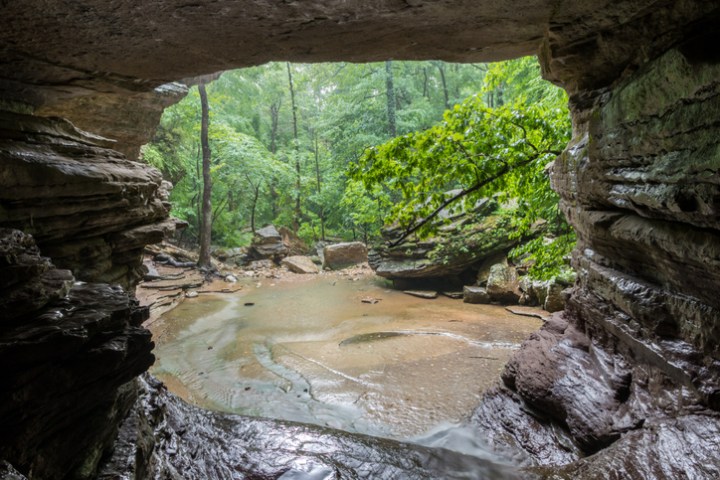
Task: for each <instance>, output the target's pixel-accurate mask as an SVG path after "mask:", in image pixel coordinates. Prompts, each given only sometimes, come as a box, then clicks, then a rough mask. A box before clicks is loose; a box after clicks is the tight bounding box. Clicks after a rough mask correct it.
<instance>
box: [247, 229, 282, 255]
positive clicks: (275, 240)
mask: <svg viewBox="0 0 720 480" xmlns="http://www.w3.org/2000/svg"><path fill="white" fill-rule="evenodd" d="M287 254H288V248H287V246H286V245H285V243H283V238H282V235H280V232H278V231H277V229H276V228H275V227H274V226H273V225H268V226H267V227H263V228H261V229H260V230H258V231H256V232H255V236H254V237H253V241H252V244H251V245H250V255H251V256H252V257H253V258H255V259H271V260H273V261H279V260H280V259H281V258H284V257H285V256H286V255H287Z"/></svg>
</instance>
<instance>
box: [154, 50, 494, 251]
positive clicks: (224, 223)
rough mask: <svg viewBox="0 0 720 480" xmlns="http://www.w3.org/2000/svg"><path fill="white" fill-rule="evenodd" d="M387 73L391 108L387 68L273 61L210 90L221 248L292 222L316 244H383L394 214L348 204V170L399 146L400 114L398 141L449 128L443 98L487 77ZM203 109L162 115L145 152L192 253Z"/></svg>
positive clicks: (371, 202)
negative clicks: (381, 147) (384, 228)
mask: <svg viewBox="0 0 720 480" xmlns="http://www.w3.org/2000/svg"><path fill="white" fill-rule="evenodd" d="M439 67H441V68H439ZM390 68H391V73H392V88H393V92H392V95H391V100H390V101H391V102H392V105H389V104H388V92H387V89H388V64H386V63H384V62H383V63H367V64H351V63H337V64H312V65H304V64H290V65H287V64H285V63H269V64H267V65H263V66H259V67H253V68H246V69H242V70H237V71H232V72H225V73H224V74H223V75H222V76H221V77H220V78H219V79H218V80H216V81H214V82H213V83H211V84H208V85H207V94H208V100H209V103H210V121H211V125H212V128H211V130H210V147H211V151H212V152H213V158H212V175H213V178H214V179H215V180H216V181H215V182H214V189H213V197H212V203H213V213H214V215H213V234H212V237H213V241H214V242H215V243H217V244H221V245H227V246H237V245H240V244H243V243H244V242H245V241H247V239H248V238H249V237H250V231H251V230H252V228H253V226H255V227H259V226H262V225H264V224H267V223H271V222H272V223H275V224H277V225H285V226H292V225H293V224H294V223H295V222H294V220H295V219H298V223H299V225H298V227H299V229H298V232H299V233H300V234H301V236H302V237H303V238H304V239H305V240H307V241H312V240H317V239H320V238H323V237H332V238H341V239H353V238H358V239H363V238H372V237H374V236H376V235H377V234H378V232H379V227H380V224H381V218H382V215H383V214H384V213H383V212H384V209H385V208H387V207H386V206H383V205H382V204H381V203H379V202H378V201H377V200H376V199H374V198H370V197H368V199H367V202H366V201H365V200H366V199H363V200H362V201H359V202H358V201H354V200H353V201H350V200H349V199H350V198H354V197H352V196H348V195H346V191H348V190H351V191H352V190H353V187H352V186H348V183H347V176H346V173H345V168H346V166H347V165H348V164H349V163H350V162H352V161H355V160H357V159H358V158H359V157H360V155H361V154H362V152H363V151H364V150H365V148H367V147H370V146H373V145H376V144H379V143H383V142H385V141H387V140H388V139H389V138H390V137H391V135H390V134H389V132H388V124H389V119H388V115H389V111H393V107H394V115H395V128H396V132H397V133H398V134H405V133H409V132H411V131H414V130H418V129H422V128H427V127H429V126H431V125H432V124H433V123H434V122H436V121H438V120H439V119H440V118H442V113H443V111H444V109H445V101H446V98H447V99H448V101H449V102H451V103H454V102H457V101H459V100H460V99H461V98H462V97H463V96H465V95H467V94H468V93H470V92H476V91H478V90H479V89H480V88H481V86H482V78H483V75H484V73H485V67H484V66H482V65H454V64H443V63H440V62H396V61H394V62H392V63H391V65H390ZM288 69H289V70H290V74H291V76H292V84H293V90H294V96H295V102H294V103H295V108H294V109H293V106H292V103H293V102H292V93H293V92H291V91H290V88H289V76H288ZM441 73H442V74H443V75H444V79H443V78H442V76H441ZM199 104H200V101H199V98H198V93H197V89H196V88H193V89H192V90H191V92H190V94H189V95H188V97H187V98H186V99H185V100H183V101H181V102H180V103H178V104H177V105H174V106H172V107H170V108H168V109H167V110H166V111H165V113H164V115H163V118H162V121H161V125H160V127H159V128H158V130H157V133H156V135H155V138H154V139H153V142H152V143H150V144H149V145H146V146H145V147H144V149H143V152H144V158H145V160H146V161H147V162H149V163H152V164H153V165H155V166H156V167H158V168H159V169H160V170H161V171H162V172H163V174H164V175H165V178H166V179H168V180H169V181H171V182H172V183H173V184H174V185H175V187H174V189H173V191H172V196H171V201H172V202H173V214H174V215H176V216H178V217H180V218H182V219H184V220H187V221H188V222H189V224H190V227H189V228H188V229H187V231H186V232H185V233H184V239H185V240H186V241H187V242H188V243H193V242H195V241H196V240H197V234H198V222H199V218H200V214H199V209H200V200H201V198H200V196H199V193H198V192H200V191H201V185H202V177H201V173H202V171H201V166H202V162H201V151H200V144H199V136H200V108H199ZM293 113H295V119H294V118H293ZM295 127H297V133H296V132H295V130H296V128H295ZM298 165H299V166H300V176H299V177H298V176H297V167H298ZM298 180H299V181H298ZM298 198H300V199H301V200H302V201H301V211H300V215H299V218H298V214H297V212H296V211H295V207H296V205H297V199H298ZM360 205H363V207H362V209H360V210H358V207H359V206H360ZM360 211H362V212H364V213H362V214H361V213H360ZM371 217H372V218H371Z"/></svg>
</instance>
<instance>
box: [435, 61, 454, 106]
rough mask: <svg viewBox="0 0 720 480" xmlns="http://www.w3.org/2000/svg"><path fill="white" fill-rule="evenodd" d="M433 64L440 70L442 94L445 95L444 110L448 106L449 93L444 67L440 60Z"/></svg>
mask: <svg viewBox="0 0 720 480" xmlns="http://www.w3.org/2000/svg"><path fill="white" fill-rule="evenodd" d="M435 66H436V67H437V69H438V71H439V72H440V80H441V81H442V86H443V95H444V96H445V110H447V109H448V108H450V95H449V94H448V87H447V80H446V79H445V67H444V66H443V64H442V62H437V63H436V64H435Z"/></svg>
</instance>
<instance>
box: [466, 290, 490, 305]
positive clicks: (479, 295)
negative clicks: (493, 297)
mask: <svg viewBox="0 0 720 480" xmlns="http://www.w3.org/2000/svg"><path fill="white" fill-rule="evenodd" d="M463 302H465V303H490V296H489V295H488V293H487V290H485V289H484V288H483V287H476V286H465V287H463Z"/></svg>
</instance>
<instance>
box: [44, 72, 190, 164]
mask: <svg viewBox="0 0 720 480" xmlns="http://www.w3.org/2000/svg"><path fill="white" fill-rule="evenodd" d="M187 93H188V87H186V86H185V85H183V84H181V83H177V82H174V83H168V84H165V85H160V86H158V87H157V88H155V89H153V90H150V91H147V92H134V93H131V94H129V95H123V94H119V93H116V94H108V93H98V94H93V95H83V96H78V97H73V98H71V99H68V100H67V101H65V102H63V104H62V105H46V106H43V107H40V108H38V109H37V110H35V112H34V113H35V114H36V115H40V116H43V117H64V118H67V119H68V120H70V121H71V122H72V123H73V125H75V126H76V127H78V128H81V129H83V130H86V131H88V132H93V133H95V134H98V135H101V136H103V137H106V138H111V139H113V140H114V141H115V142H114V143H113V144H112V148H113V149H114V150H117V151H118V152H120V153H122V154H123V155H125V157H126V158H128V159H129V160H135V161H137V160H139V158H140V146H141V145H144V144H146V143H148V142H150V140H152V136H153V133H154V132H155V128H156V127H157V125H158V123H160V117H161V116H162V112H163V110H165V108H166V107H169V106H170V105H172V104H174V103H176V102H178V101H179V100H181V99H182V98H183V97H185V95H187Z"/></svg>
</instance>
